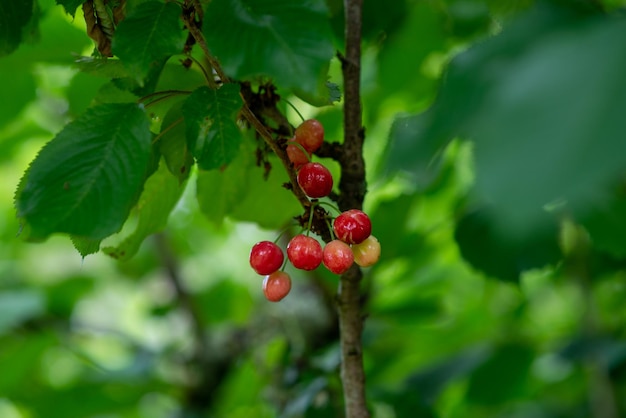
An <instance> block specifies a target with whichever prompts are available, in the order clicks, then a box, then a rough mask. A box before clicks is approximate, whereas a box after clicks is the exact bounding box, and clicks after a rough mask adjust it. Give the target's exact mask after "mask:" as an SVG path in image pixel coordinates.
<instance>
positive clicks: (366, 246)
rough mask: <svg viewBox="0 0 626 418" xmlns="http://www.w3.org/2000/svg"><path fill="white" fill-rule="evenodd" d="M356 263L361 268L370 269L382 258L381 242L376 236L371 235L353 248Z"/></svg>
mask: <svg viewBox="0 0 626 418" xmlns="http://www.w3.org/2000/svg"><path fill="white" fill-rule="evenodd" d="M352 253H353V254H354V262H355V263H357V264H358V265H359V266H361V267H370V266H373V265H374V264H376V262H378V259H379V258H380V242H378V240H377V239H376V237H375V236H374V235H370V236H369V237H367V239H365V241H363V242H362V243H360V244H355V245H353V246H352Z"/></svg>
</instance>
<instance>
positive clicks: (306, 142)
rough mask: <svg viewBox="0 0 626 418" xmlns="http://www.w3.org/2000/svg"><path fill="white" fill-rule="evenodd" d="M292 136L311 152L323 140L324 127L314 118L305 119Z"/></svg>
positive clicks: (315, 149) (320, 144)
mask: <svg viewBox="0 0 626 418" xmlns="http://www.w3.org/2000/svg"><path fill="white" fill-rule="evenodd" d="M294 137H295V139H296V141H298V143H300V145H302V146H303V147H304V149H306V150H307V151H308V152H310V153H313V152H315V151H317V150H318V149H319V147H321V146H322V143H323V142H324V127H323V126H322V124H321V123H320V122H319V121H318V120H316V119H308V120H305V121H304V122H302V123H301V124H300V126H298V127H297V128H296V131H295V133H294Z"/></svg>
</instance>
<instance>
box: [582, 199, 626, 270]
mask: <svg viewBox="0 0 626 418" xmlns="http://www.w3.org/2000/svg"><path fill="white" fill-rule="evenodd" d="M581 223H582V224H583V226H584V227H585V228H586V229H587V231H588V232H589V235H590V236H591V239H592V241H593V245H594V247H596V248H597V249H599V250H602V251H606V252H608V253H609V254H611V255H612V256H614V257H621V258H623V257H626V240H624V237H625V236H626V196H623V195H620V196H618V197H616V198H614V199H611V200H608V201H606V202H604V203H603V204H602V205H601V206H598V207H595V208H593V209H592V210H591V213H590V214H589V215H588V216H587V217H585V218H584V219H582V220H581Z"/></svg>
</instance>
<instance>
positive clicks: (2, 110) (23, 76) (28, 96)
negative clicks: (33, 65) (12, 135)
mask: <svg viewBox="0 0 626 418" xmlns="http://www.w3.org/2000/svg"><path fill="white" fill-rule="evenodd" d="M11 58H13V57H9V58H3V59H2V65H1V66H0V80H10V82H5V83H4V84H3V86H2V95H3V96H4V97H7V98H9V97H10V98H11V99H10V100H8V99H7V100H0V127H1V126H3V125H5V124H7V123H9V122H12V121H13V120H14V119H15V118H16V117H17V116H18V115H19V114H20V112H21V111H22V110H23V109H24V107H26V105H27V104H28V103H30V102H31V101H32V100H34V99H35V97H36V96H35V92H36V85H35V77H33V74H32V73H31V72H30V71H24V66H23V63H20V62H17V61H16V60H13V59H11Z"/></svg>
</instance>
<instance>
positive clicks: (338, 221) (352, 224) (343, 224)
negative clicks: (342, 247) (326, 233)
mask: <svg viewBox="0 0 626 418" xmlns="http://www.w3.org/2000/svg"><path fill="white" fill-rule="evenodd" d="M333 230H334V231H335V236H336V237H337V238H339V239H340V240H342V241H343V242H345V243H347V244H358V243H360V242H363V241H364V240H365V239H366V238H367V237H369V236H370V234H371V233H372V221H370V218H369V216H367V214H366V213H365V212H363V211H360V210H358V209H350V210H347V211H345V212H343V213H342V214H340V215H339V216H337V217H336V218H335V222H334V223H333Z"/></svg>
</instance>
